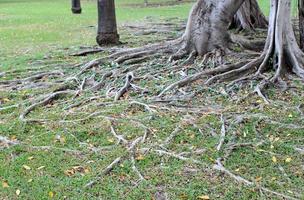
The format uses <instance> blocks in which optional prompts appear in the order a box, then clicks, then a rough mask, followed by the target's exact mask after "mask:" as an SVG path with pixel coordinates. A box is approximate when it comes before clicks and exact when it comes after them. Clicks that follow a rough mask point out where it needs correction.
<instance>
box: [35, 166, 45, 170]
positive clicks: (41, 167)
mask: <svg viewBox="0 0 304 200" xmlns="http://www.w3.org/2000/svg"><path fill="white" fill-rule="evenodd" d="M43 168H45V166H40V167H38V168H37V170H41V169H43Z"/></svg>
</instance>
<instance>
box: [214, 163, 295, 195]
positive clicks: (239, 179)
mask: <svg viewBox="0 0 304 200" xmlns="http://www.w3.org/2000/svg"><path fill="white" fill-rule="evenodd" d="M213 169H215V170H218V171H220V172H223V173H224V174H226V175H227V176H229V177H231V178H232V179H234V180H236V181H237V182H239V183H242V184H244V185H247V186H254V185H255V184H254V183H253V182H251V181H249V180H247V179H244V178H243V177H241V176H238V175H235V174H233V173H232V172H230V171H229V170H227V169H226V168H225V167H224V166H223V164H222V163H221V161H220V159H218V160H217V161H216V164H215V165H214V166H213ZM258 188H259V189H260V190H262V191H264V192H267V193H270V194H273V195H276V196H278V197H281V198H285V199H291V200H298V198H295V197H291V196H288V195H286V194H282V193H279V192H276V191H272V190H270V189H268V188H265V187H258Z"/></svg>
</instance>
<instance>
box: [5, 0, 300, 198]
mask: <svg viewBox="0 0 304 200" xmlns="http://www.w3.org/2000/svg"><path fill="white" fill-rule="evenodd" d="M156 1H160V0H154V1H153V2H156ZM151 2H152V0H151ZM267 2H268V1H260V3H261V5H262V8H263V10H265V12H266V10H268V6H269V4H268V3H267ZM116 3H117V18H118V23H119V26H120V29H119V30H120V34H121V37H122V40H123V41H128V42H129V44H130V45H133V46H140V45H141V44H142V43H146V42H149V41H155V40H159V39H162V37H163V36H152V37H150V36H135V35H134V34H133V33H129V32H127V31H126V30H124V28H123V26H122V25H123V24H125V23H134V24H137V23H143V22H145V21H147V16H149V19H150V17H151V18H152V19H151V20H152V21H158V20H166V19H167V20H171V21H174V20H175V19H173V18H175V17H179V18H181V19H186V18H187V15H188V12H189V9H190V7H191V3H185V4H180V5H176V6H161V7H157V8H155V7H147V8H145V7H140V6H138V5H139V4H140V3H142V1H140V0H132V1H128V2H126V1H125V0H118V1H116ZM131 4H133V6H132V5H131ZM83 10H84V13H83V14H82V15H72V14H71V12H70V5H69V4H68V3H67V2H66V1H62V0H53V1H46V0H31V1H22V0H10V1H1V2H0V30H1V31H0V51H1V52H0V53H1V54H0V55H1V57H0V70H1V71H8V70H19V71H18V73H17V76H18V77H22V76H24V75H26V74H27V73H28V72H27V69H28V68H33V67H43V66H46V67H47V68H50V69H52V68H55V67H60V66H63V67H62V70H64V71H65V72H67V73H70V71H73V70H75V69H73V68H68V67H66V66H73V65H74V64H75V63H80V62H83V61H86V60H90V59H92V58H94V57H96V56H89V57H87V58H84V59H83V58H74V57H70V56H68V53H69V52H71V51H73V50H78V47H79V46H93V45H95V39H94V38H95V32H96V28H94V27H93V28H92V27H89V26H95V24H96V7H95V1H94V2H91V1H84V2H83ZM107 67H109V68H110V67H113V66H107ZM152 67H154V68H156V69H158V68H157V67H159V68H161V67H162V66H155V65H153V66H152ZM1 71H0V72H1ZM2 78H3V77H2ZM14 78H16V75H14V76H10V75H8V76H6V77H4V78H3V79H14ZM0 80H1V77H0ZM162 81H163V82H156V83H152V84H154V85H162V84H164V83H166V84H168V83H169V82H171V81H172V80H171V79H170V78H168V80H162ZM148 84H151V83H148ZM293 84H294V85H295V86H296V89H295V90H291V91H286V92H278V91H275V90H274V89H273V90H270V91H268V96H269V98H271V99H276V100H277V104H276V105H267V104H264V103H263V101H261V100H260V99H259V98H258V97H254V98H252V99H247V100H246V101H244V102H241V103H238V104H236V102H235V101H234V100H233V99H231V98H227V97H226V96H223V95H220V96H219V95H217V92H214V90H210V91H209V90H208V91H207V92H204V93H202V94H201V96H200V97H199V98H198V99H194V100H193V102H192V103H193V105H200V106H203V105H205V106H208V107H210V106H211V105H221V106H222V107H224V108H226V112H224V115H228V113H233V112H235V113H241V112H243V111H246V112H247V114H263V115H266V116H268V117H269V118H270V119H272V120H273V123H269V122H267V121H264V120H260V119H258V118H256V117H251V118H249V119H246V120H244V121H243V122H242V123H240V124H239V125H231V127H230V129H229V130H228V132H227V137H226V138H225V144H224V147H225V148H226V147H227V146H228V144H229V142H234V143H247V142H251V143H254V144H256V143H258V142H259V141H261V140H263V141H264V143H263V145H261V146H258V147H256V148H246V147H244V148H238V149H236V150H235V151H233V153H232V154H231V156H230V157H229V158H228V160H227V161H226V163H225V166H226V168H227V169H229V170H231V171H232V172H233V173H235V174H237V175H240V176H242V177H244V178H247V179H249V180H251V181H253V182H255V183H257V185H261V186H263V187H267V188H269V189H272V190H275V191H277V192H281V193H284V194H288V195H291V196H295V195H298V196H300V197H301V198H304V197H303V195H304V191H303V187H301V186H302V185H304V181H303V180H304V173H303V162H304V159H303V155H301V154H299V152H297V151H296V150H295V149H294V148H295V147H299V148H300V147H301V148H303V136H304V129H303V128H302V127H303V126H304V124H303V121H301V119H303V117H301V115H300V113H299V111H298V110H297V109H296V108H297V106H298V105H303V104H304V101H303V99H304V96H303V92H302V91H303V89H304V87H303V85H302V84H301V83H299V82H297V81H294V83H293ZM0 89H1V90H0V102H1V104H0V106H3V107H5V106H9V105H15V104H19V103H25V105H20V106H19V107H17V108H11V109H8V110H5V111H0V136H5V137H7V138H10V139H11V140H14V139H17V140H18V141H21V142H22V144H20V145H16V146H14V147H10V148H6V149H3V150H1V149H0V182H1V183H2V185H0V199H130V200H131V199H154V197H153V196H154V195H155V193H156V192H161V191H162V190H164V191H166V192H167V193H168V195H169V197H170V199H199V196H202V195H208V196H209V197H210V198H211V199H277V197H276V196H273V195H269V194H266V193H261V192H260V191H259V190H258V189H257V188H256V187H245V186H242V185H241V184H238V183H236V182H235V181H234V180H233V179H231V178H230V177H227V176H224V175H223V174H221V173H214V172H210V171H208V170H204V169H206V167H207V166H209V167H210V166H212V165H213V164H214V162H215V159H216V158H218V156H222V153H218V152H217V151H215V146H216V145H217V143H218V140H219V137H218V135H216V136H213V135H212V134H211V133H215V134H217V133H220V130H221V121H220V117H219V115H218V114H212V113H205V114H202V115H200V116H198V117H197V125H198V126H199V127H200V128H201V130H202V132H203V134H201V133H200V132H199V131H198V130H197V128H195V127H193V126H191V125H190V124H187V123H186V124H183V125H182V130H181V132H180V133H179V134H178V136H177V137H175V138H174V139H173V141H172V143H171V144H170V145H169V146H168V149H170V151H172V152H176V153H181V152H194V151H195V150H202V149H203V150H204V151H203V153H200V154H193V155H192V157H191V158H193V159H197V160H200V161H202V162H203V163H204V164H202V165H198V164H195V163H193V162H191V161H186V162H185V161H181V160H179V159H176V158H172V157H169V156H159V155H158V154H155V153H149V154H147V155H144V154H143V155H141V154H139V155H137V156H138V157H137V161H136V164H137V167H138V168H139V170H140V171H141V172H142V174H144V176H145V178H146V181H143V182H141V183H140V184H138V185H136V184H134V183H135V182H136V181H137V180H138V178H137V175H136V174H134V172H133V171H132V167H131V166H132V164H131V162H130V161H129V160H125V161H123V162H122V163H121V164H120V165H119V166H118V167H115V168H114V170H113V171H112V172H111V173H110V174H109V175H107V176H104V177H102V181H101V182H100V183H99V184H98V185H96V186H94V187H92V188H88V189H84V187H83V186H84V185H85V184H87V183H88V182H89V181H91V180H93V179H94V178H95V177H96V176H98V174H99V172H100V171H102V170H103V169H104V168H105V167H106V166H108V165H109V163H111V162H112V161H113V160H114V159H115V158H117V157H118V156H124V155H125V154H126V152H125V150H124V149H123V148H122V147H121V146H115V147H114V148H111V147H112V146H113V145H114V144H115V138H113V136H112V134H111V132H110V127H109V123H108V122H107V121H106V120H104V119H102V118H93V119H89V120H85V121H83V122H81V123H76V124H73V123H66V124H61V123H58V122H56V121H57V120H58V119H66V120H69V119H71V120H72V119H77V118H81V117H84V116H86V115H87V113H92V112H95V111H102V112H103V114H104V115H107V116H113V117H117V118H119V119H120V120H119V123H118V124H117V125H116V129H117V132H118V133H121V134H123V135H124V136H125V138H127V139H129V140H132V139H135V138H137V137H138V136H140V135H142V134H143V130H142V128H141V127H138V126H135V125H134V124H131V123H130V121H129V120H128V119H127V118H132V119H134V120H138V121H140V122H142V123H143V124H145V125H147V126H149V127H151V129H152V130H153V134H152V135H151V137H149V141H148V143H149V144H154V143H160V142H161V141H163V140H164V139H165V138H167V137H168V135H169V134H170V133H171V132H172V131H173V130H174V129H175V128H176V126H177V125H178V124H179V123H180V120H181V119H183V118H184V117H185V116H184V114H181V113H170V112H161V113H159V115H157V116H154V117H153V118H152V119H151V118H150V115H149V114H147V113H146V112H144V111H142V110H140V109H134V108H130V106H129V104H128V102H127V101H122V102H121V103H120V104H119V105H117V104H115V105H114V106H103V107H100V106H96V105H95V104H89V106H88V108H86V109H85V110H83V112H81V113H79V112H72V113H69V115H67V113H66V112H65V110H64V108H65V107H66V104H67V103H72V102H73V100H70V99H68V98H65V99H61V100H58V101H56V103H54V106H53V107H46V108H40V109H38V110H35V111H34V112H33V113H32V114H31V115H30V117H35V118H48V119H52V120H53V121H50V122H49V123H47V124H39V123H38V124H31V123H23V122H21V121H20V120H19V118H18V117H19V114H20V112H21V111H23V110H24V108H25V107H26V106H27V105H29V104H30V102H31V101H33V100H34V99H35V98H36V96H38V95H41V94H44V93H46V92H50V91H51V90H52V89H53V88H50V89H48V90H46V91H42V90H39V89H38V90H37V89H36V90H33V89H24V90H21V91H7V90H4V89H2V88H0ZM216 90H220V88H216ZM244 92H248V91H243V90H240V91H239V92H238V94H237V95H242V94H243V93H244ZM81 98H84V97H81ZM75 101H76V100H75ZM108 102H109V100H107V99H99V100H98V102H97V103H104V104H106V103H108ZM282 102H285V103H282ZM257 106H259V107H258V108H257ZM0 108H1V107H0ZM101 109H102V110H101ZM72 111H73V110H72ZM275 122H279V123H280V124H281V125H277V124H275ZM293 125H297V126H299V128H290V126H293ZM227 126H229V124H227ZM1 145H2V144H0V147H1ZM43 146H51V147H52V148H51V149H42V148H41V147H43ZM35 147H37V148H38V147H39V148H40V149H39V148H38V149H37V148H35ZM92 147H95V148H102V147H108V148H110V150H107V149H105V150H102V151H100V152H98V153H93V152H92V151H91V150H90V149H91V148H92ZM63 149H70V150H73V152H71V151H65V150H63ZM76 151H80V152H81V153H77V152H76ZM274 157H275V159H276V160H275V162H274ZM289 159H291V160H289ZM79 166H81V168H80V167H79ZM73 167H74V168H75V167H76V169H78V170H76V171H73ZM282 169H283V170H282ZM68 172H70V173H72V174H67V173H68ZM6 184H8V186H9V187H6ZM18 190H19V191H20V194H19V195H17V194H16V191H18Z"/></svg>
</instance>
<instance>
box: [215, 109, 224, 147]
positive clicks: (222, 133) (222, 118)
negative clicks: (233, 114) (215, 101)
mask: <svg viewBox="0 0 304 200" xmlns="http://www.w3.org/2000/svg"><path fill="white" fill-rule="evenodd" d="M221 122H222V128H221V136H220V141H219V144H218V145H217V147H216V150H217V151H220V150H221V148H222V145H223V143H224V141H225V137H226V128H225V120H224V117H223V115H221Z"/></svg>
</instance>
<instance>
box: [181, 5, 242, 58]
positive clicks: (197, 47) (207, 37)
mask: <svg viewBox="0 0 304 200" xmlns="http://www.w3.org/2000/svg"><path fill="white" fill-rule="evenodd" d="M243 2H244V0H198V1H197V2H196V4H195V5H194V6H193V8H192V10H191V12H190V15H189V19H188V23H187V28H186V31H185V33H184V35H183V37H182V41H183V46H182V49H180V50H179V52H178V53H177V54H176V55H175V56H177V57H180V55H182V54H184V52H187V53H189V52H193V51H195V52H196V53H197V55H204V54H206V53H207V52H211V51H213V50H214V49H225V48H227V47H228V43H229V42H230V37H229V34H228V27H229V24H230V22H231V20H232V18H233V16H234V15H235V13H236V12H237V10H238V9H239V8H240V6H241V5H242V3H243Z"/></svg>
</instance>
